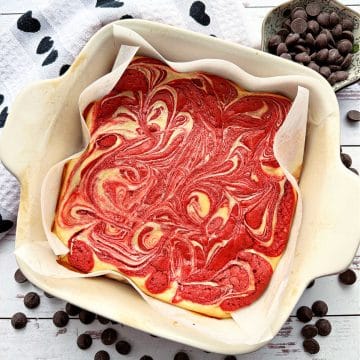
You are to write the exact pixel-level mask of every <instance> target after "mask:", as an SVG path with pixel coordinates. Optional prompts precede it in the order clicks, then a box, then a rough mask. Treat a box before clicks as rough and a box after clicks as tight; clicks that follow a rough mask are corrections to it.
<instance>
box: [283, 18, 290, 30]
mask: <svg viewBox="0 0 360 360" xmlns="http://www.w3.org/2000/svg"><path fill="white" fill-rule="evenodd" d="M281 27H282V28H284V29H288V30H289V31H290V30H291V20H290V19H286V20H285V21H284V22H283V23H282V25H281Z"/></svg>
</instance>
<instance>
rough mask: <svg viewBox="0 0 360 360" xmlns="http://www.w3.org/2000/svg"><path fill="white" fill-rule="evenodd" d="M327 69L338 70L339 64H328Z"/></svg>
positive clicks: (339, 68)
mask: <svg viewBox="0 0 360 360" xmlns="http://www.w3.org/2000/svg"><path fill="white" fill-rule="evenodd" d="M329 69H330V70H331V72H335V71H340V70H341V66H339V65H329Z"/></svg>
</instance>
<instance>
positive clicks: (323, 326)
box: [315, 319, 331, 336]
mask: <svg viewBox="0 0 360 360" xmlns="http://www.w3.org/2000/svg"><path fill="white" fill-rule="evenodd" d="M315 326H316V327H317V329H318V333H319V335H321V336H328V335H329V334H330V333H331V324H330V321H328V320H326V319H319V320H318V321H317V322H316V323H315Z"/></svg>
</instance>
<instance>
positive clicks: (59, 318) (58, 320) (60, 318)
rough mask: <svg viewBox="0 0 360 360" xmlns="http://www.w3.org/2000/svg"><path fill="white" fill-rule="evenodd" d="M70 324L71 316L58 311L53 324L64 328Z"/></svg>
mask: <svg viewBox="0 0 360 360" xmlns="http://www.w3.org/2000/svg"><path fill="white" fill-rule="evenodd" d="M68 322H69V315H68V314H67V313H66V312H65V311H61V310H60V311H57V312H56V313H55V314H54V316H53V323H54V325H55V326H56V327H59V328H62V327H64V326H66V325H67V324H68Z"/></svg>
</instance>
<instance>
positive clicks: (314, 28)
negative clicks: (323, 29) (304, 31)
mask: <svg viewBox="0 0 360 360" xmlns="http://www.w3.org/2000/svg"><path fill="white" fill-rule="evenodd" d="M307 28H308V29H309V31H310V32H311V33H312V34H313V35H317V34H318V33H319V31H320V25H319V23H318V22H317V21H315V20H310V21H308V24H307Z"/></svg>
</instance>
